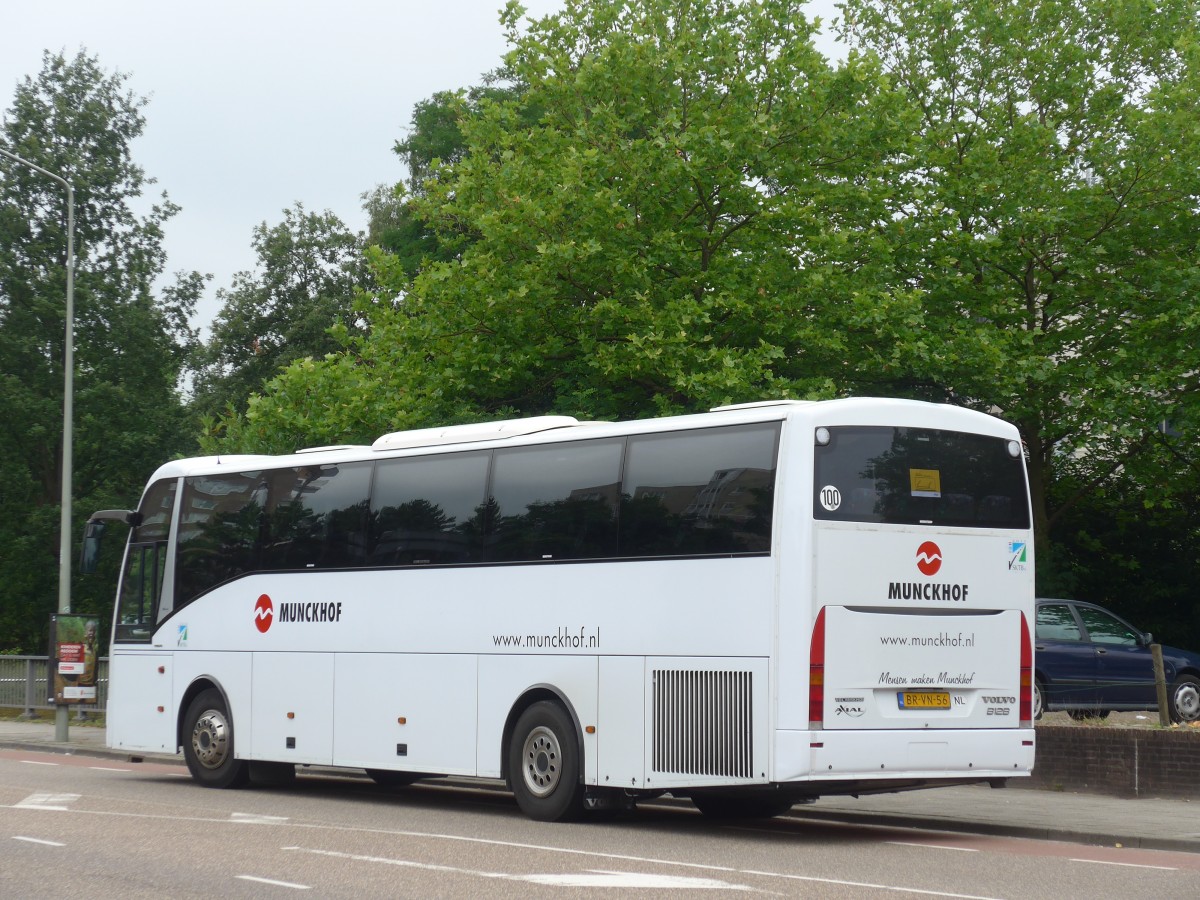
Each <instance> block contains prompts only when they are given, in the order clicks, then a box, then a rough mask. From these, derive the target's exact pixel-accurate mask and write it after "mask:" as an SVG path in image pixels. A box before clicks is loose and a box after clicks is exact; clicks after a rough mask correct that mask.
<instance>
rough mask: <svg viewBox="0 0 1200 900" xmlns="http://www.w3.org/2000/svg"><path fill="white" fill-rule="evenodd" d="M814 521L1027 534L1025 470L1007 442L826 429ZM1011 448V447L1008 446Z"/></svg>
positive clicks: (913, 431)
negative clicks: (1004, 530) (1022, 530)
mask: <svg viewBox="0 0 1200 900" xmlns="http://www.w3.org/2000/svg"><path fill="white" fill-rule="evenodd" d="M828 432H829V441H828V442H827V443H825V444H824V445H821V444H820V443H818V446H817V447H816V482H815V491H816V496H815V497H814V500H813V515H814V516H815V517H816V518H818V519H825V520H831V521H835V522H877V523H882V524H888V525H942V526H959V527H976V528H1028V527H1029V504H1028V501H1027V499H1026V496H1027V495H1026V491H1025V463H1024V460H1023V459H1022V457H1021V454H1020V453H1019V452H1018V453H1017V454H1016V455H1015V456H1014V455H1013V453H1012V452H1010V446H1009V445H1010V444H1013V443H1014V442H1011V441H1009V440H1006V439H1004V438H999V437H990V436H987V435H982V434H963V433H959V432H953V431H935V430H931V429H926V428H894V427H877V426H871V427H867V426H846V427H831V428H829V429H828ZM1014 446H1015V444H1014Z"/></svg>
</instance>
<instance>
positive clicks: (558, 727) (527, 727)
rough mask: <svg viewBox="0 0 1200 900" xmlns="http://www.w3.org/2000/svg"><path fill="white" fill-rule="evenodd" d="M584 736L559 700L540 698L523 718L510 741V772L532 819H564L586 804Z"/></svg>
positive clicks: (521, 805) (523, 804)
mask: <svg viewBox="0 0 1200 900" xmlns="http://www.w3.org/2000/svg"><path fill="white" fill-rule="evenodd" d="M579 763H580V753H579V741H578V740H577V738H576V735H575V726H574V725H573V724H572V722H571V717H570V716H569V715H567V712H566V710H564V709H563V708H562V707H561V706H559V705H558V704H557V703H551V702H549V701H546V700H543V701H540V702H538V703H534V704H533V705H532V706H530V707H529V708H528V709H526V710H525V711H524V712H523V713H521V715H520V718H518V719H517V724H516V727H514V728H513V731H512V737H511V738H510V740H509V744H508V777H509V781H510V783H511V785H512V791H513V794H515V795H516V798H517V805H518V806H520V807H521V811H522V812H523V813H525V815H527V816H529V818H531V819H536V820H537V821H539V822H560V821H563V820H566V819H572V818H576V817H577V816H578V815H579V814H580V812H582V810H583V795H584V789H583V783H582V781H581V780H580V777H579V776H580V765H579Z"/></svg>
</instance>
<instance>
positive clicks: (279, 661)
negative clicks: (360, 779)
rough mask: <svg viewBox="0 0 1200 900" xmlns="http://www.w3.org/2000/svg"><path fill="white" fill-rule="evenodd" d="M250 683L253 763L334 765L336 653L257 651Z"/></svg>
mask: <svg viewBox="0 0 1200 900" xmlns="http://www.w3.org/2000/svg"><path fill="white" fill-rule="evenodd" d="M252 684H253V687H252V688H251V692H252V697H253V700H252V706H253V710H254V730H253V732H252V733H251V735H250V759H263V760H277V761H281V762H295V763H309V764H318V765H330V764H331V763H332V762H333V654H332V653H255V654H254V661H253V677H252ZM239 755H240V754H239Z"/></svg>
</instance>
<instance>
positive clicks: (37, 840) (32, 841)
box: [13, 834, 67, 847]
mask: <svg viewBox="0 0 1200 900" xmlns="http://www.w3.org/2000/svg"><path fill="white" fill-rule="evenodd" d="M13 840H14V841H26V842H28V843H30V844H45V845H46V846H47V847H65V846H67V845H66V844H60V843H59V842H58V841H43V840H42V839H41V838H31V837H25V836H24V835H21V834H14V835H13Z"/></svg>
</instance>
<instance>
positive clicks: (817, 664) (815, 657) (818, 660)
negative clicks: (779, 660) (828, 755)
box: [808, 606, 825, 728]
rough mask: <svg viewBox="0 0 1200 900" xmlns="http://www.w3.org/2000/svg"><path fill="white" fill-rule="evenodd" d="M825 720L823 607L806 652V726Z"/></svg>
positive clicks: (813, 725)
mask: <svg viewBox="0 0 1200 900" xmlns="http://www.w3.org/2000/svg"><path fill="white" fill-rule="evenodd" d="M824 721H825V607H823V606H822V607H821V611H820V612H819V613H817V622H816V624H815V625H814V626H813V634H812V646H811V647H810V648H809V652H808V727H809V728H823V727H824Z"/></svg>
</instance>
